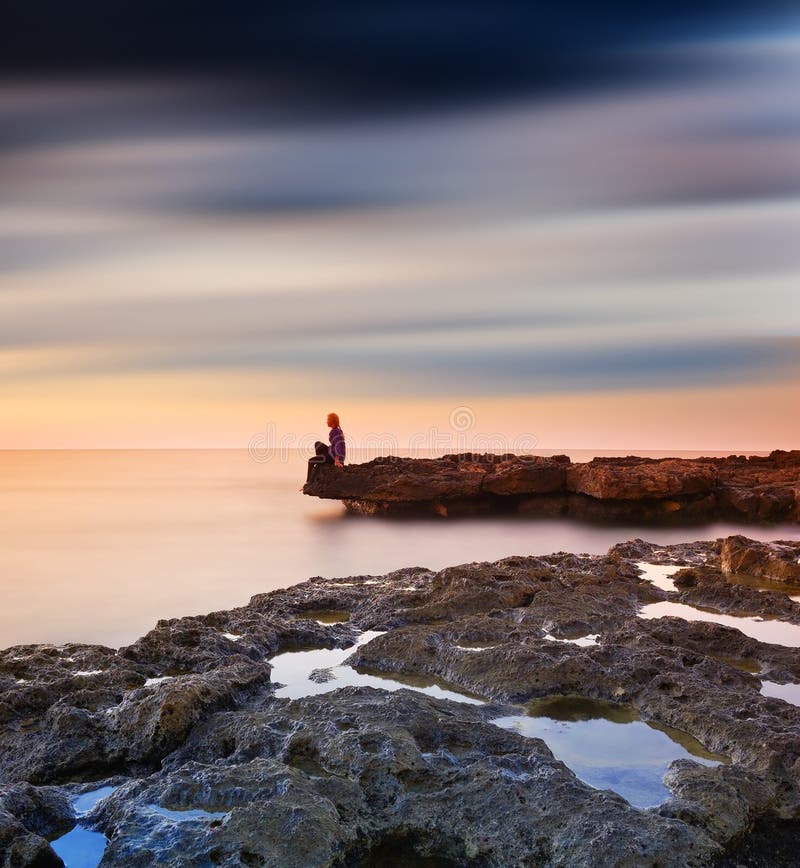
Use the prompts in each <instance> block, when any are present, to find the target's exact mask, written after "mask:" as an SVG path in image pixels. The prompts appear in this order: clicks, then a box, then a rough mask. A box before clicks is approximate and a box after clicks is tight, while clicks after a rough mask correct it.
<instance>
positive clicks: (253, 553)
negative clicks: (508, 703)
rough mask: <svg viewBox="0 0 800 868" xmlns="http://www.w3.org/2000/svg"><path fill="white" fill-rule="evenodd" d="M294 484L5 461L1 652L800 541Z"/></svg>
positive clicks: (209, 470)
mask: <svg viewBox="0 0 800 868" xmlns="http://www.w3.org/2000/svg"><path fill="white" fill-rule="evenodd" d="M570 454H571V455H572V457H573V460H586V459H587V458H590V457H592V453H590V452H576V451H572V452H571V453H570ZM606 454H609V453H606ZM652 454H654V453H652ZM682 454H687V453H682ZM706 454H708V453H706ZM304 481H305V456H303V455H300V454H289V455H284V456H276V457H274V458H273V459H272V460H270V461H267V462H265V463H259V462H257V461H255V460H253V458H251V457H250V455H249V454H248V452H247V451H246V450H222V449H221V450H185V451H184V450H164V451H151V450H142V451H91V452H89V451H87V452H81V451H63V452H59V451H52V452H50V451H36V452H10V451H9V452H0V515H2V524H0V593H1V594H2V605H0V647H7V646H9V645H15V644H21V643H28V642H52V643H56V644H61V643H64V642H68V641H80V642H100V643H103V644H107V645H111V646H114V647H116V646H119V645H122V644H127V643H129V642H131V641H133V640H134V639H136V638H137V637H138V636H141V635H142V634H143V633H145V632H146V631H147V630H148V629H150V628H151V627H152V626H153V625H154V624H155V622H156V621H157V620H158V619H159V618H168V617H173V616H179V615H188V614H200V613H205V612H209V611H212V610H214V609H221V608H230V607H232V606H237V605H241V604H243V603H246V602H247V601H248V599H249V598H250V597H251V596H252V595H253V594H256V593H259V592H261V591H268V590H271V589H274V588H280V587H285V586H286V585H291V584H293V583H296V582H301V581H303V580H304V579H306V578H308V577H309V576H315V575H323V576H347V575H355V574H380V573H385V572H387V571H388V570H392V569H396V568H398V567H403V566H410V565H421V566H426V567H432V568H441V567H444V566H447V565H449V564H458V563H464V562H467V561H474V560H495V559H497V558H501V557H505V556H507V555H512V554H542V553H547V552H553V551H560V550H563V551H572V552H577V553H602V552H605V551H606V550H607V549H608V547H609V546H610V545H612V544H613V543H615V542H618V541H619V540H624V539H630V538H632V537H636V536H641V537H643V538H646V539H650V540H655V541H658V542H662V543H668V542H676V541H680V540H688V539H707V538H713V537H716V536H722V535H725V534H728V533H746V534H748V535H750V536H753V537H757V538H759V539H777V538H781V537H782V538H792V539H798V538H800V528H798V526H796V525H793V526H790V527H785V526H784V527H781V528H760V527H752V526H750V527H743V526H737V525H732V524H712V525H709V526H706V527H703V528H697V527H695V528H690V529H653V528H639V527H633V526H616V527H596V526H591V525H585V524H578V523H575V522H572V521H566V520H562V519H558V520H531V519H486V518H481V519H459V520H447V521H443V520H440V519H426V520H404V521H392V520H386V519H364V518H355V517H351V516H346V515H345V513H344V508H343V507H342V506H341V504H339V503H338V502H336V501H320V500H317V499H315V498H309V497H305V496H303V495H301V494H300V493H299V490H298V489H299V488H300V486H301V485H302V484H303V482H304Z"/></svg>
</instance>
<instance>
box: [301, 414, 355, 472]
mask: <svg viewBox="0 0 800 868" xmlns="http://www.w3.org/2000/svg"><path fill="white" fill-rule="evenodd" d="M328 427H329V428H330V429H331V433H330V434H329V435H328V439H329V440H330V446H326V445H325V444H324V443H323V442H322V441H321V440H317V442H316V443H315V444H314V451H315V452H316V455H315V456H314V457H313V458H310V459H309V464H334V465H335V466H336V467H343V466H344V458H345V454H346V451H347V449H346V447H345V443H344V432H343V431H342V429H341V428H340V427H339V414H338V413H328Z"/></svg>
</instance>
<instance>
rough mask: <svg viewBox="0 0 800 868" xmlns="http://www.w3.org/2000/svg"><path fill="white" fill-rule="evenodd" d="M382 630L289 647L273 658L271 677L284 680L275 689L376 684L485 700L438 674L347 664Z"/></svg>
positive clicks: (295, 691)
mask: <svg viewBox="0 0 800 868" xmlns="http://www.w3.org/2000/svg"><path fill="white" fill-rule="evenodd" d="M381 635H382V633H380V632H377V631H374V630H366V631H365V632H363V633H361V635H360V636H359V637H358V641H357V642H356V644H355V645H351V646H350V647H349V648H314V649H312V650H310V651H286V652H284V653H283V654H277V655H276V656H275V657H271V658H270V661H269V662H270V663H271V664H272V672H271V674H270V679H271V680H272V683H273V684H282V685H284V686H283V687H279V688H278V689H277V690H276V691H275V696H280V697H283V698H285V699H301V698H302V697H304V696H316V695H319V694H321V693H330V692H331V691H332V690H338V689H339V688H340V687H376V688H378V689H379V690H388V691H395V690H403V689H411V690H418V691H419V692H420V693H425V694H427V695H428V696H434V697H436V698H437V699H452V700H454V701H455V702H466V703H469V704H473V705H480V704H481V703H482V702H483V700H482V699H480V698H479V697H477V696H472V695H471V694H469V693H465V692H462V691H460V690H458V689H457V688H454V687H453V686H452V685H446V684H445V682H443V681H441V680H439V679H437V678H428V677H425V676H420V675H403V674H397V673H394V672H393V673H392V674H391V675H385V674H384V673H381V672H375V671H369V672H365V671H363V670H362V671H358V670H356V669H353V667H352V666H345V665H344V661H345V660H346V659H347V658H348V657H349V656H350V655H351V654H352V653H353V652H354V651H355V650H356V648H357V647H358V645H363V644H366V643H367V642H369V641H370V640H371V639H374V638H375V637H376V636H381Z"/></svg>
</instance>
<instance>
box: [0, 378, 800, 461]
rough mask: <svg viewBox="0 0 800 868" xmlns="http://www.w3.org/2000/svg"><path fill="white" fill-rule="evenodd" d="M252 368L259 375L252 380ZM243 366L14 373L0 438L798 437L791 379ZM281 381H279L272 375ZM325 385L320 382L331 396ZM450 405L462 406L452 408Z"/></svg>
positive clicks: (232, 441)
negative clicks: (524, 377)
mask: <svg viewBox="0 0 800 868" xmlns="http://www.w3.org/2000/svg"><path fill="white" fill-rule="evenodd" d="M260 381H262V382H260ZM259 382H260V385H261V386H262V387H263V385H264V384H263V378H259V377H257V376H255V375H253V376H251V377H248V378H242V377H241V376H239V377H238V378H234V377H232V376H230V375H224V374H220V373H206V374H203V375H200V374H198V373H196V372H195V373H192V374H180V375H179V374H173V375H169V376H168V375H164V374H160V375H159V376H158V377H149V378H148V377H141V376H137V377H127V378H111V377H109V378H105V379H103V378H97V379H91V380H89V379H87V380H84V381H69V380H63V381H61V380H60V381H57V382H49V383H48V382H38V383H28V384H27V387H26V388H25V389H19V390H17V391H16V392H15V393H14V394H11V395H9V394H8V390H6V394H5V396H4V398H3V400H2V401H0V409H1V410H2V417H3V426H2V430H0V448H2V449H86V448H241V449H246V448H248V445H249V444H250V443H251V442H252V443H256V444H261V445H264V444H266V445H268V446H269V447H270V448H300V449H310V448H311V444H313V441H314V439H316V438H318V437H320V436H323V438H324V435H325V434H326V430H327V429H326V426H325V417H326V414H327V412H328V411H329V410H335V411H337V412H338V413H339V414H340V415H341V417H342V426H343V428H344V430H345V432H346V434H347V437H348V442H349V444H350V446H351V448H357V447H360V446H364V447H366V448H368V449H370V450H371V451H372V452H375V453H387V452H391V451H392V450H393V449H395V448H396V449H400V450H404V449H407V448H409V446H412V447H418V448H426V449H432V450H433V451H438V452H448V451H454V450H465V449H466V450H471V449H473V448H474V449H477V450H478V451H485V450H486V449H487V448H488V449H490V450H491V451H500V450H501V449H502V450H503V451H505V450H504V444H505V449H510V450H513V449H515V448H516V451H525V449H527V448H530V446H531V445H533V448H535V449H539V450H559V449H593V450H599V451H602V450H608V451H619V450H630V451H637V450H639V451H664V450H667V451H669V450H675V451H683V450H701V451H702V450H707V451H710V452H759V451H769V450H772V449H776V448H782V449H791V448H798V447H800V443H799V442H798V437H797V431H798V427H797V413H796V409H795V408H796V407H798V406H800V379H796V378H793V379H790V380H786V381H783V382H776V383H770V384H768V385H764V384H750V385H738V384H737V385H727V386H719V387H714V388H705V387H703V388H695V389H661V390H639V391H635V390H628V391H621V390H620V391H608V392H590V393H577V394H569V395H565V394H553V395H531V396H508V397H503V396H470V395H465V394H462V395H453V396H451V397H449V398H442V397H437V398H435V399H433V398H413V397H406V398H402V397H398V398H396V399H392V400H386V399H379V398H374V397H373V398H370V397H365V398H363V399H357V398H354V397H353V396H352V395H348V396H346V397H343V398H342V399H341V400H336V399H333V398H332V399H331V400H328V399H325V398H322V399H314V400H313V401H312V400H298V399H296V398H292V397H290V396H289V395H287V394H276V395H274V396H265V397H263V398H262V397H260V396H259V391H258V390H257V389H256V388H255V386H256V384H259ZM285 385H286V384H284V386H285ZM333 394H334V392H333V391H332V392H331V395H333ZM458 408H465V409H464V410H463V413H464V414H466V415H465V416H463V417H462V419H461V420H460V421H459V420H457V419H455V418H454V415H453V414H454V413H458Z"/></svg>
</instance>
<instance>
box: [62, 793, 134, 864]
mask: <svg viewBox="0 0 800 868" xmlns="http://www.w3.org/2000/svg"><path fill="white" fill-rule="evenodd" d="M116 789H117V788H116V787H111V786H108V787H99V788H98V789H96V790H90V791H88V792H86V793H82V794H81V795H80V796H76V797H75V798H74V799H73V800H72V805H73V807H74V808H75V813H76V814H77V815H78V816H79V817H80V816H81V815H83V814H88V813H89V811H91V810H92V809H93V808H94V807H95V805H96V804H97V803H98V802H100V801H101V800H102V799H105V798H106V796H110V795H111V793H113V792H114V790H116ZM106 844H108V839H107V838H106V836H105V835H103V833H102V832H94V831H92V830H91V829H87V828H86V826H83V825H81V823H80V821H79V822H78V824H77V825H76V826H74V827H73V828H72V829H70V830H69V832H67V834H66V835H62V836H61V837H60V838H56V839H55V840H54V841H51V842H50V846H51V847H52V848H53V850H55V851H56V853H57V854H58V855H59V856H60V857H61V861H62V862H63V863H64V865H65V866H66V868H97V866H98V865H99V864H100V860H101V859H102V858H103V853H105V849H106Z"/></svg>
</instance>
